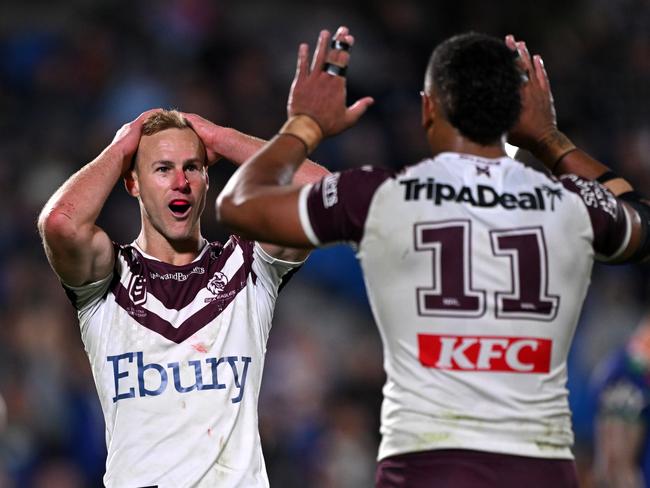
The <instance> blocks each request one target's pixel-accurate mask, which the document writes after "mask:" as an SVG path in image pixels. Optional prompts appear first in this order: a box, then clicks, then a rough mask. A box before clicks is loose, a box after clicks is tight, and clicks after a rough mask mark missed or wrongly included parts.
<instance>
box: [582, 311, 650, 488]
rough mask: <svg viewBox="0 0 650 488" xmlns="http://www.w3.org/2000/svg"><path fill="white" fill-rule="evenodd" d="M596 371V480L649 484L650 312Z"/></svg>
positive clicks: (606, 483)
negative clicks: (622, 344) (630, 335)
mask: <svg viewBox="0 0 650 488" xmlns="http://www.w3.org/2000/svg"><path fill="white" fill-rule="evenodd" d="M597 372H598V374H597V375H596V377H595V378H594V379H595V385H594V387H595V394H596V401H597V414H596V420H595V422H596V423H595V432H594V437H595V443H594V477H595V480H596V486H599V487H603V488H604V487H621V488H623V487H630V488H632V487H642V486H645V487H647V486H650V437H649V436H648V426H649V423H650V417H649V415H650V315H646V316H645V317H644V318H643V319H642V320H641V322H640V323H639V325H638V327H637V329H636V330H635V331H634V334H632V337H630V339H629V340H628V341H627V343H626V344H625V346H624V347H622V348H620V349H618V350H616V351H615V352H614V353H613V354H611V355H610V356H608V357H607V358H606V360H605V361H604V362H603V363H602V364H601V365H600V366H599V368H598V370H597Z"/></svg>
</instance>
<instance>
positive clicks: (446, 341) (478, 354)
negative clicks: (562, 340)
mask: <svg viewBox="0 0 650 488" xmlns="http://www.w3.org/2000/svg"><path fill="white" fill-rule="evenodd" d="M552 344H553V343H552V341H551V340H550V339H539V338H534V337H499V336H497V337H485V336H443V335H431V334H418V347H419V355H420V362H421V363H422V365H423V366H427V367H429V368H436V369H449V370H453V371H501V372H509V373H548V372H549V370H550V364H551V347H552Z"/></svg>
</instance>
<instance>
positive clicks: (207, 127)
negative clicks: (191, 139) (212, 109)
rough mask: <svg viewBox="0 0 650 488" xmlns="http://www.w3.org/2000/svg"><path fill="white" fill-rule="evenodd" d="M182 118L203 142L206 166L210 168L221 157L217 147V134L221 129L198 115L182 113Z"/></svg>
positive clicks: (218, 140) (218, 139)
mask: <svg viewBox="0 0 650 488" xmlns="http://www.w3.org/2000/svg"><path fill="white" fill-rule="evenodd" d="M183 116H184V117H185V118H186V119H187V121H188V122H189V123H190V125H191V126H192V129H194V132H196V135H197V136H199V138H200V139H201V141H202V142H203V145H204V146H205V151H206V155H207V161H208V166H212V165H213V164H214V163H216V162H217V161H219V160H220V159H221V157H222V155H221V154H220V152H219V150H218V146H219V142H220V138H219V134H220V131H221V130H222V129H223V127H221V126H219V125H217V124H215V123H213V122H210V121H209V120H207V119H204V118H203V117H201V116H200V115H196V114H190V113H183Z"/></svg>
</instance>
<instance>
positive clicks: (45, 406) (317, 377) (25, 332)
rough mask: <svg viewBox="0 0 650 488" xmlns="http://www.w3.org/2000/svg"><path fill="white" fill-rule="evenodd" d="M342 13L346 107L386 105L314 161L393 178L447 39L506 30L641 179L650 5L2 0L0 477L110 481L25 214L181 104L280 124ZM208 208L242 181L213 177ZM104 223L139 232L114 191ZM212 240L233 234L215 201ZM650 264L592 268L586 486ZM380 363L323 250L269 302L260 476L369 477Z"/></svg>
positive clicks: (580, 413)
mask: <svg viewBox="0 0 650 488" xmlns="http://www.w3.org/2000/svg"><path fill="white" fill-rule="evenodd" d="M340 24H344V25H347V26H349V27H350V28H351V30H352V32H353V33H354V34H355V36H356V39H357V44H356V45H355V47H354V51H353V56H352V61H351V66H350V69H349V71H348V78H349V85H348V86H349V88H348V93H349V97H350V99H355V98H358V97H360V96H363V95H372V96H374V97H375V100H376V103H375V105H374V106H373V107H372V108H371V109H370V111H369V112H368V114H367V115H366V116H365V117H364V118H363V120H362V121H361V122H360V123H359V124H358V126H356V127H355V128H353V129H352V130H350V131H348V132H347V133H345V134H343V135H341V136H339V137H337V138H335V139H333V140H328V141H326V142H325V143H323V144H322V146H321V147H319V149H318V150H317V151H316V152H315V153H314V155H313V159H315V160H316V161H318V162H320V163H322V164H324V165H325V166H327V167H328V168H330V169H333V170H338V169H343V168H346V167H355V166H361V165H364V164H374V165H380V166H384V167H390V168H396V169H397V168H401V167H403V166H404V165H407V164H410V163H413V162H416V161H417V160H419V159H421V158H424V157H426V156H427V146H426V141H425V138H424V135H423V132H422V130H421V128H420V117H419V110H420V99H419V94H418V92H419V90H420V89H421V85H422V79H423V73H424V69H425V66H426V62H427V60H428V56H429V54H430V51H431V49H432V47H433V46H434V45H435V44H436V43H437V42H439V41H440V40H442V39H444V38H446V37H448V36H449V35H451V34H454V33H457V32H462V31H467V30H475V31H482V32H487V33H490V34H494V35H497V36H503V35H505V34H507V33H514V34H515V35H517V36H518V37H521V38H523V39H525V40H526V41H527V42H528V46H529V49H530V50H531V51H533V52H538V53H541V54H542V55H543V56H544V60H545V63H546V67H547V70H548V72H549V74H550V76H551V81H552V86H553V89H554V94H555V101H556V107H557V110H558V120H559V125H560V127H561V128H562V129H563V130H564V131H565V132H567V134H569V135H570V137H572V138H573V139H574V140H575V141H576V142H577V143H578V144H579V145H580V146H582V147H584V148H586V149H587V150H589V151H590V152H591V153H593V154H594V155H595V156H596V157H597V158H599V159H601V160H603V161H604V162H606V163H607V164H609V165H610V166H611V167H612V168H614V169H615V170H616V171H618V172H620V173H622V174H623V175H625V176H626V177H628V178H629V179H630V180H631V181H632V182H633V184H634V185H635V186H636V187H637V188H638V189H640V190H641V191H644V190H645V191H646V193H647V192H648V189H650V117H649V115H650V114H649V109H650V3H648V2H647V1H646V0H578V1H574V0H562V1H560V0H557V1H547V0H538V1H535V2H526V1H524V2H522V1H521V0H506V1H501V2H483V1H479V0H455V1H453V2H431V1H426V2H425V1H424V0H422V1H417V0H377V1H370V0H367V1H358V2H350V1H346V2H343V1H336V0H330V1H324V0H312V1H310V2H290V1H280V2H276V1H274V2H269V1H262V0H257V1H246V0H240V1H234V0H141V1H137V2H135V1H126V0H114V1H111V0H68V1H66V2H59V1H45V0H31V1H29V2H24V1H23V2H18V1H17V0H13V1H12V0H8V1H4V2H2V5H1V6H0V107H1V109H0V204H1V206H2V208H4V209H5V210H4V211H2V212H0V486H1V487H49V488H58V487H61V488H76V487H96V486H101V476H102V474H103V466H104V456H105V450H104V449H105V448H104V426H103V419H102V414H101V409H100V407H99V403H98V400H97V397H96V392H95V387H94V383H93V380H92V376H91V374H90V368H89V366H88V361H87V358H86V355H85V352H84V350H83V345H82V343H81V340H80V337H79V331H78V325H77V321H76V317H75V314H74V312H73V309H72V307H71V306H70V304H69V303H68V301H67V299H66V297H65V294H64V292H63V290H62V288H61V286H60V284H59V283H58V281H57V279H56V278H55V276H54V275H53V273H52V272H51V271H50V269H49V267H48V265H47V262H46V259H45V256H44V254H43V251H42V248H41V244H40V241H39V238H38V235H37V232H36V226H35V219H36V216H37V215H38V212H39V211H40V209H41V207H42V206H43V204H44V203H45V201H46V199H47V198H48V197H49V195H51V193H52V192H53V191H54V190H55V189H56V188H57V186H58V185H59V184H61V183H62V182H63V181H64V179H65V178H66V177H67V176H69V175H70V174H72V173H73V172H74V171H76V170H77V169H79V168H80V167H81V166H82V165H83V164H85V163H86V162H88V161H90V160H91V159H93V158H94V157H95V156H96V155H97V154H98V153H99V152H100V151H101V150H102V149H103V148H104V147H105V146H106V145H107V144H108V143H109V142H110V140H111V139H112V137H113V135H114V133H115V131H116V130H117V129H118V128H119V127H120V126H121V125H122V124H123V123H125V122H127V121H129V120H131V119H133V118H134V117H135V116H137V115H138V114H139V113H140V112H142V111H144V110H146V109H148V108H152V107H167V108H169V107H176V108H179V109H181V110H183V111H191V112H195V113H198V114H200V115H202V116H204V117H206V118H209V119H211V120H213V121H215V122H217V123H219V124H222V125H226V126H232V127H235V128H237V129H239V130H241V131H243V132H246V133H249V134H253V135H256V136H258V137H263V138H269V137H272V136H273V134H274V133H275V132H276V131H277V130H278V128H279V127H280V126H281V124H282V123H283V121H284V120H285V117H286V112H285V107H286V96H287V93H288V89H289V85H290V82H291V79H292V77H293V71H294V63H295V55H296V52H297V46H298V44H299V43H300V42H304V41H307V42H310V43H311V44H312V45H313V44H314V42H315V40H316V36H317V34H318V31H319V30H320V29H321V28H329V29H330V30H333V29H335V28H336V27H337V26H338V25H340ZM210 171H211V189H210V197H209V201H214V198H215V197H216V195H217V194H218V191H219V189H220V188H221V187H222V186H223V184H224V182H225V181H226V180H227V178H228V177H229V175H230V174H231V173H232V171H233V166H232V165H231V164H230V163H229V162H227V161H224V162H221V163H220V164H218V165H217V166H216V167H214V168H212V169H211V170H210ZM100 223H101V225H102V226H103V227H104V228H106V229H107V230H108V232H109V234H110V235H111V236H112V237H113V238H114V239H115V240H117V241H120V242H130V241H132V240H133V239H134V238H135V237H136V233H137V231H138V229H139V215H138V212H137V205H136V202H135V201H132V200H131V199H130V197H128V196H127V195H126V193H125V192H124V190H123V189H122V188H116V190H115V191H114V194H113V195H112V196H111V198H110V200H109V203H108V204H107V206H106V208H105V211H104V212H103V214H102V216H101V222H100ZM203 232H204V235H205V236H206V237H208V238H210V239H223V238H224V237H226V236H227V234H226V232H225V230H223V229H220V228H218V227H217V226H216V224H215V223H214V211H213V209H212V205H210V204H209V205H208V208H207V209H206V214H205V216H204V219H203ZM649 271H650V268H649V267H648V265H645V266H636V267H633V266H622V267H604V266H598V265H597V266H596V268H595V270H594V275H593V280H592V288H591V291H590V293H589V296H588V298H587V300H586V306H585V310H584V313H583V315H582V318H581V320H580V324H579V327H578V330H577V333H576V341H575V345H574V348H573V351H572V354H571V359H570V365H569V367H570V378H569V388H570V390H571V397H570V398H571V404H572V407H573V409H574V417H573V419H574V426H575V430H576V449H575V451H576V455H577V459H578V466H579V469H580V472H581V478H582V480H583V483H584V484H585V486H589V468H590V464H591V458H592V447H591V446H592V423H593V399H592V398H591V397H590V395H589V386H588V385H589V382H590V378H591V377H592V374H593V371H594V370H595V369H596V368H597V365H598V364H599V362H601V360H602V359H603V358H604V357H605V356H606V355H607V354H608V353H609V351H611V350H612V349H614V348H616V347H617V346H619V345H621V344H622V343H623V342H624V341H625V340H626V337H628V336H629V334H630V333H631V331H632V330H633V329H634V327H635V325H636V323H637V322H638V320H639V319H640V317H641V315H642V314H643V312H644V310H647V309H648V308H649V305H650V273H649ZM381 361H382V353H381V346H380V341H379V337H378V334H377V332H376V329H375V327H374V324H373V321H372V317H371V316H370V313H369V309H368V304H367V299H366V296H365V292H364V288H363V281H362V279H361V275H360V271H359V269H358V266H357V264H356V262H355V258H354V254H353V252H352V251H351V250H349V249H347V248H345V247H332V248H329V249H325V250H320V251H317V252H315V253H313V255H312V257H311V258H310V260H309V262H308V264H307V265H305V266H304V267H303V269H302V270H301V271H300V272H299V273H298V274H297V275H296V276H295V277H294V278H293V280H292V281H291V283H290V284H289V285H288V286H287V287H286V288H285V289H284V290H283V292H282V293H281V295H280V299H279V303H278V307H277V310H276V316H275V319H274V326H273V329H272V332H271V338H270V341H269V348H268V355H267V360H266V369H265V374H264V380H263V387H262V394H261V401H260V406H259V410H260V431H261V435H262V442H263V447H264V452H265V458H266V462H267V468H268V472H269V476H270V479H271V485H272V486H281V487H286V488H291V487H343V488H344V487H364V486H371V485H372V479H373V475H374V462H375V455H376V449H377V445H378V440H379V434H378V425H379V422H378V417H379V406H380V402H381V387H382V384H383V380H384V377H383V372H382V366H381Z"/></svg>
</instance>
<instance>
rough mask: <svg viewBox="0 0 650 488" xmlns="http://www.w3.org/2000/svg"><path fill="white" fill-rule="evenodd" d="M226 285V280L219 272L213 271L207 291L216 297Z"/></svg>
mask: <svg viewBox="0 0 650 488" xmlns="http://www.w3.org/2000/svg"><path fill="white" fill-rule="evenodd" d="M227 284H228V278H227V277H226V275H225V274H223V273H222V272H221V271H215V273H214V276H213V277H212V278H211V279H210V281H208V285H207V288H208V291H209V292H210V293H212V294H213V295H218V294H219V293H221V292H222V291H223V289H224V288H225V287H226V285H227Z"/></svg>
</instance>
